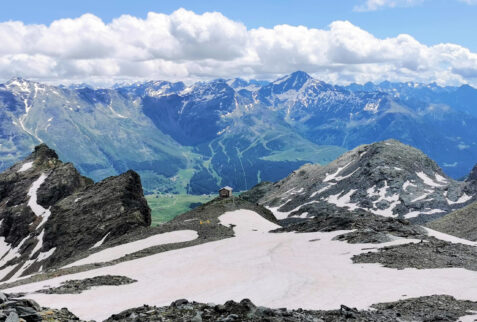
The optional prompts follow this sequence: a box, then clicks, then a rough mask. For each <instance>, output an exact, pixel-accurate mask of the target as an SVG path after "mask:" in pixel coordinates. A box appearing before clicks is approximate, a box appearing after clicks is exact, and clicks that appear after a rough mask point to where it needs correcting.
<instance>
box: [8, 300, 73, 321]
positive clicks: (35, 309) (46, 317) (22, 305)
mask: <svg viewBox="0 0 477 322" xmlns="http://www.w3.org/2000/svg"><path fill="white" fill-rule="evenodd" d="M19 295H21V294H19ZM0 321H7V322H17V321H18V322H19V321H28V322H36V321H80V319H78V317H77V316H75V315H74V314H73V313H71V312H70V311H68V309H66V308H63V309H61V310H55V309H49V308H45V307H41V306H40V305H38V303H36V302H35V301H33V300H29V299H25V298H21V297H19V296H18V294H4V293H0Z"/></svg>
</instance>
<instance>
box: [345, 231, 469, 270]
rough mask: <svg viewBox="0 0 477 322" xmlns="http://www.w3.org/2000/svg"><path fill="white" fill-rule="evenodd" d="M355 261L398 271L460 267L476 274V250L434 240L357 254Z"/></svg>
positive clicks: (354, 257) (466, 246)
mask: <svg viewBox="0 0 477 322" xmlns="http://www.w3.org/2000/svg"><path fill="white" fill-rule="evenodd" d="M352 260H353V262H354V263H380V264H383V265H384V266H385V267H390V268H397V269H403V268H411V267H412V268H418V269H430V268H449V267H461V268H465V269H468V270H473V271H477V248H476V247H473V246H468V245H463V244H453V243H449V242H445V241H442V240H436V239H434V238H431V239H429V240H428V241H425V242H420V243H410V244H404V245H398V246H390V247H383V248H380V249H378V250H377V251H376V252H368V253H363V254H359V255H355V256H353V258H352Z"/></svg>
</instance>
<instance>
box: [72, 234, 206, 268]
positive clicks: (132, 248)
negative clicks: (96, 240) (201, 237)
mask: <svg viewBox="0 0 477 322" xmlns="http://www.w3.org/2000/svg"><path fill="white" fill-rule="evenodd" d="M106 236H107V235H106ZM197 237H198V235H197V232H196V231H194V230H178V231H173V232H170V233H163V234H157V235H154V236H151V237H148V238H144V239H140V240H137V241H134V242H130V243H126V244H122V245H119V246H114V247H110V248H107V249H104V250H101V251H99V252H97V253H94V254H91V255H89V256H88V257H86V258H83V259H80V260H79V261H76V262H74V263H72V264H69V265H66V266H65V267H72V266H79V265H86V264H93V263H101V262H109V261H113V260H115V259H118V258H121V257H123V256H125V255H127V254H131V253H135V252H138V251H140V250H143V249H146V248H149V247H153V246H158V245H166V244H172V243H180V242H186V241H191V240H194V239H197ZM105 238H106V237H105ZM105 238H103V239H102V240H101V241H104V239H105ZM101 241H100V242H101ZM95 246H96V245H94V246H93V247H92V248H94V247H95Z"/></svg>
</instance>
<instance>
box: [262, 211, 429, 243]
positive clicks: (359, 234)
mask: <svg viewBox="0 0 477 322" xmlns="http://www.w3.org/2000/svg"><path fill="white" fill-rule="evenodd" d="M319 206H320V205H310V207H311V209H308V210H309V214H310V215H311V217H310V218H306V219H302V218H288V219H283V220H281V221H280V223H281V224H282V226H283V227H282V228H279V229H276V230H273V231H271V232H272V233H283V232H297V233H310V232H318V231H322V232H329V231H337V230H353V231H352V232H350V233H346V234H343V235H339V236H337V237H336V239H338V240H344V241H347V242H348V243H372V244H379V243H385V242H389V241H391V240H393V239H395V238H398V237H401V238H413V239H428V237H429V236H428V234H427V232H426V231H425V229H423V228H422V227H420V226H417V225H412V224H411V223H410V222H409V221H407V220H404V219H395V218H391V217H383V216H379V215H375V214H372V213H370V212H367V211H365V210H362V209H359V210H353V211H349V210H346V209H340V208H338V207H337V206H335V205H322V206H325V207H319Z"/></svg>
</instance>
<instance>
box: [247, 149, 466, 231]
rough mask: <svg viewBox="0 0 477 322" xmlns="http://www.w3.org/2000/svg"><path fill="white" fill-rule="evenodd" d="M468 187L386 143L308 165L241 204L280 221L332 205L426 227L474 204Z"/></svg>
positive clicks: (414, 154) (425, 160) (249, 195)
mask: <svg viewBox="0 0 477 322" xmlns="http://www.w3.org/2000/svg"><path fill="white" fill-rule="evenodd" d="M469 185H470V184H469V183H468V182H458V181H455V180H453V179H451V178H449V177H448V176H446V175H445V174H444V173H443V171H442V170H441V169H440V168H439V167H438V166H437V164H436V163H435V162H434V161H432V160H431V159H429V158H428V157H427V156H426V155H425V154H424V153H422V152H421V151H419V150H417V149H415V148H412V147H410V146H408V145H405V144H402V143H400V142H398V141H396V140H387V141H383V142H378V143H374V144H369V145H363V146H360V147H358V148H356V149H354V150H352V151H350V152H348V153H345V154H344V155H342V156H341V157H340V158H338V159H337V160H335V161H333V162H332V163H330V164H329V165H327V166H320V165H312V164H308V165H304V166H303V167H301V168H300V169H298V170H297V171H294V172H293V173H292V174H291V175H289V176H288V177H287V178H285V179H283V180H281V181H278V182H276V183H274V184H272V185H269V184H268V185H266V189H265V188H264V186H263V185H259V186H257V187H255V188H253V189H252V190H251V191H249V192H247V193H246V194H244V195H243V198H247V199H249V200H253V201H258V202H259V203H261V204H264V205H266V206H268V207H269V208H270V209H273V211H274V213H275V215H276V216H277V217H281V218H286V217H300V216H301V217H303V216H307V215H310V214H309V213H308V211H307V210H306V206H307V205H311V204H333V205H336V206H338V207H340V208H344V209H348V210H354V209H364V210H367V211H369V212H371V213H374V214H376V215H381V216H385V217H395V218H405V219H408V220H410V221H413V222H416V223H423V222H427V221H430V220H432V219H435V218H437V217H442V216H443V215H445V214H447V213H449V212H451V211H452V210H455V209H458V208H461V207H463V206H465V205H467V204H469V203H470V202H472V200H474V199H475V196H474V195H473V194H472V190H471V189H470V188H469ZM264 190H268V191H264Z"/></svg>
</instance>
